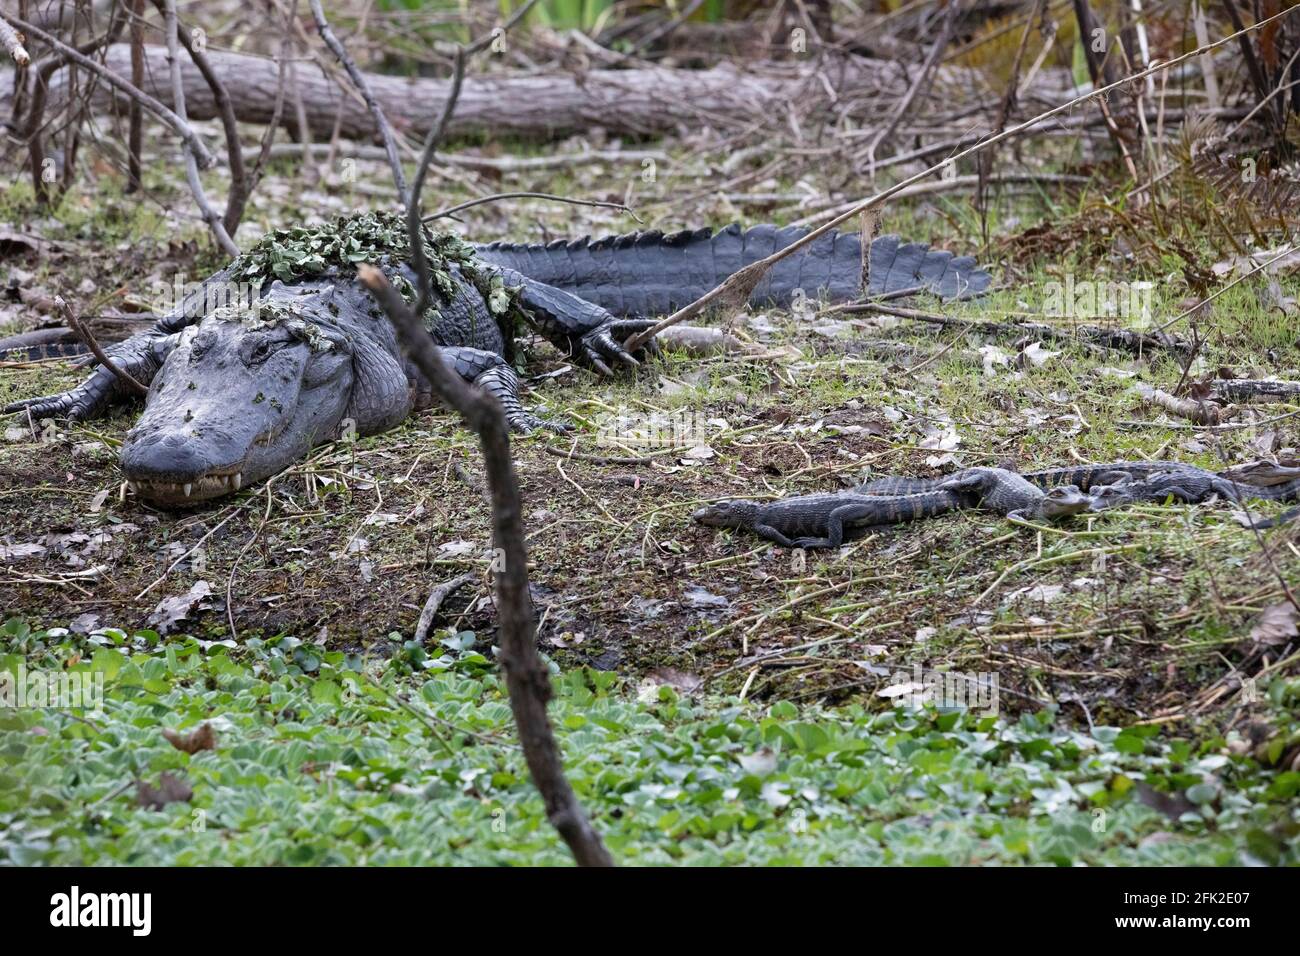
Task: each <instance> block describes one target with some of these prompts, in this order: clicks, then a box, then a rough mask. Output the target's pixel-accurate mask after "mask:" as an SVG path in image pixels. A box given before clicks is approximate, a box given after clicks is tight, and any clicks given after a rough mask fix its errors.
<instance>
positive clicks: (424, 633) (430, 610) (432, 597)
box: [414, 572, 475, 644]
mask: <svg viewBox="0 0 1300 956" xmlns="http://www.w3.org/2000/svg"><path fill="white" fill-rule="evenodd" d="M474 578H475V575H474V574H472V573H469V572H466V573H465V574H459V575H457V576H456V577H454V578H452V579H451V580H450V581H444V582H443V583H442V584H439V585H438V586H437V587H436V588H434V589H433V590H432V591H431V592H430V593H429V599H428V600H427V601H425V602H424V608H423V609H422V610H421V611H420V620H419V621H418V622H417V623H416V625H415V636H414V640H415V643H417V644H423V643H424V639H425V638H426V637H428V636H429V628H430V627H431V626H432V625H433V617H434V615H435V614H437V613H438V608H440V607H442V602H443V601H445V600H446V599H447V596H448V595H449V594H451V593H452V592H453V591H456V590H459V589H460V588H462V587H464V586H465V585H467V584H469V582H471V581H473V580H474Z"/></svg>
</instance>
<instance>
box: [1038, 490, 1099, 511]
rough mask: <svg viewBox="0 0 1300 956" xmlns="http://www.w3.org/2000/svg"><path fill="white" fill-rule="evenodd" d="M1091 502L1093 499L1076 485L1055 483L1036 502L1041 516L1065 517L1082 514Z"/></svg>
mask: <svg viewBox="0 0 1300 956" xmlns="http://www.w3.org/2000/svg"><path fill="white" fill-rule="evenodd" d="M1092 503H1093V499H1092V497H1091V496H1089V495H1088V494H1087V493H1085V492H1084V491H1082V490H1080V488H1079V487H1078V486H1077V485H1057V486H1056V487H1054V488H1050V489H1048V491H1047V492H1046V494H1044V495H1043V497H1042V499H1041V500H1040V501H1039V502H1038V506H1037V509H1036V510H1037V512H1038V514H1039V516H1041V517H1043V518H1048V519H1052V518H1066V517H1069V516H1070V515H1077V514H1082V513H1083V512H1085V511H1087V510H1088V509H1089V508H1090V507H1091V506H1092Z"/></svg>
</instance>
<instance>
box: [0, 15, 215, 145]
mask: <svg viewBox="0 0 1300 956" xmlns="http://www.w3.org/2000/svg"><path fill="white" fill-rule="evenodd" d="M10 19H11V20H13V23H14V24H15V25H16V26H17V27H19V28H20V29H21V30H22V31H23V32H24V33H26V34H29V35H30V36H33V37H35V38H36V39H38V40H40V41H41V42H42V43H45V44H48V45H49V46H50V47H51V48H53V49H54V50H57V51H58V52H59V53H61V54H63V56H65V57H67V58H68V59H69V60H71V61H72V62H74V63H76V64H77V65H78V66H80V67H82V68H84V69H87V70H89V71H90V72H92V73H94V74H95V75H96V76H98V77H99V78H100V79H102V80H104V82H106V83H108V84H109V85H110V86H114V87H116V88H117V89H119V90H121V91H122V92H123V93H124V94H125V95H127V96H128V97H130V98H132V99H134V100H137V101H139V103H140V105H141V106H143V107H144V108H145V109H147V110H148V111H149V112H150V113H153V114H154V115H155V116H157V117H158V118H159V119H161V120H162V121H163V122H164V123H166V124H167V125H168V126H170V127H171V128H172V129H173V130H175V132H176V134H177V135H178V136H180V138H181V139H182V140H183V141H184V142H185V145H186V146H188V147H189V148H190V151H191V152H192V153H193V154H194V156H195V158H196V159H197V160H198V164H199V168H200V169H207V168H209V167H210V166H212V165H214V164H215V163H216V159H215V158H214V157H213V155H212V153H210V152H209V151H208V148H207V147H206V146H204V145H203V140H202V139H201V138H200V137H199V134H198V132H197V131H196V130H195V129H194V127H193V126H191V125H190V124H189V123H188V122H186V121H185V120H184V119H182V118H181V117H180V116H178V115H176V113H175V112H173V111H172V110H169V109H168V108H167V107H166V106H164V105H163V104H162V103H160V102H159V101H158V100H156V99H155V98H154V97H152V96H150V95H149V94H148V93H146V92H145V91H144V90H142V89H140V88H139V87H137V86H135V85H134V84H132V83H130V82H129V81H127V80H125V79H123V78H122V77H121V76H119V75H118V74H117V73H114V72H113V71H112V70H110V69H108V67H106V66H104V65H103V64H101V63H96V62H95V61H94V60H92V59H90V57H88V56H85V55H83V54H82V53H80V52H78V51H77V50H74V49H73V48H72V47H70V46H68V45H67V44H66V43H64V42H62V41H61V40H59V39H58V38H57V37H53V36H51V35H50V34H48V33H46V32H45V31H44V30H42V29H41V28H40V27H34V26H32V25H31V24H30V23H27V22H26V21H24V20H19V19H16V18H13V17H11V18H10Z"/></svg>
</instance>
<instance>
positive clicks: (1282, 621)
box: [1250, 601, 1298, 647]
mask: <svg viewBox="0 0 1300 956" xmlns="http://www.w3.org/2000/svg"><path fill="white" fill-rule="evenodd" d="M1296 619H1297V613H1296V609H1295V608H1294V607H1293V606H1292V605H1291V604H1289V603H1288V602H1286V601H1283V602H1282V603H1281V604H1271V605H1269V606H1268V607H1266V608H1264V610H1263V611H1261V612H1260V615H1259V620H1257V621H1256V622H1255V626H1254V627H1252V628H1251V629H1250V639H1251V640H1252V641H1254V642H1255V643H1256V644H1263V645H1265V646H1266V647H1280V646H1282V645H1283V644H1286V643H1288V642H1289V641H1290V640H1291V639H1292V638H1294V637H1296V635H1297V633H1298V632H1297V631H1296Z"/></svg>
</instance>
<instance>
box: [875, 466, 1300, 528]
mask: <svg viewBox="0 0 1300 956" xmlns="http://www.w3.org/2000/svg"><path fill="white" fill-rule="evenodd" d="M1239 473H1249V474H1250V475H1251V476H1252V477H1253V478H1254V479H1255V481H1252V482H1250V483H1246V482H1244V481H1234V480H1233V479H1232V478H1229V477H1227V475H1230V474H1239ZM1022 477H1023V478H1024V479H1025V480H1026V481H1029V482H1031V483H1033V484H1034V485H1036V486H1038V487H1040V488H1052V487H1056V486H1058V485H1066V486H1074V487H1077V488H1081V489H1083V490H1084V491H1086V492H1087V493H1088V494H1089V495H1090V496H1091V497H1092V505H1091V508H1090V510H1092V511H1106V510H1109V509H1110V508H1116V507H1119V506H1120V505H1125V504H1130V503H1132V502H1137V501H1165V500H1166V499H1168V498H1173V499H1174V500H1175V501H1179V502H1183V503H1186V504H1200V503H1202V502H1204V501H1207V500H1208V499H1209V498H1210V497H1211V496H1212V495H1218V497H1220V498H1223V499H1225V500H1227V501H1232V502H1236V503H1240V502H1241V501H1243V500H1244V499H1247V498H1256V499H1261V500H1265V501H1295V500H1300V477H1296V469H1295V468H1289V467H1286V466H1281V465H1274V464H1271V463H1266V462H1261V463H1258V464H1257V465H1255V466H1249V467H1247V468H1238V469H1233V470H1231V471H1228V472H1225V473H1223V474H1218V473H1215V472H1213V471H1209V470H1208V469H1205V468H1200V467H1197V466H1196V465H1186V464H1182V463H1181V462H1170V461H1116V462H1109V463H1104V464H1083V465H1069V466H1066V467H1064V468H1047V469H1043V470H1041V471H1030V472H1025V473H1024V474H1023V476H1022ZM949 480H950V479H948V478H898V477H887V478H877V479H875V480H873V481H868V482H864V483H863V484H861V485H859V486H858V487H857V488H855V489H854V491H856V492H858V493H859V494H865V495H906V494H917V493H919V492H923V491H929V490H931V489H934V488H938V487H941V486H942V485H943V484H944V483H945V482H946V481H949ZM1270 482H1271V483H1270ZM1297 514H1300V512H1296V511H1288V512H1286V513H1285V514H1283V515H1281V516H1280V517H1278V518H1275V519H1273V520H1272V521H1269V522H1265V523H1261V524H1258V525H1257V527H1261V528H1267V527H1273V526H1274V525H1276V524H1284V523H1285V522H1286V521H1288V520H1290V519H1291V518H1293V517H1296V516H1297Z"/></svg>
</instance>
